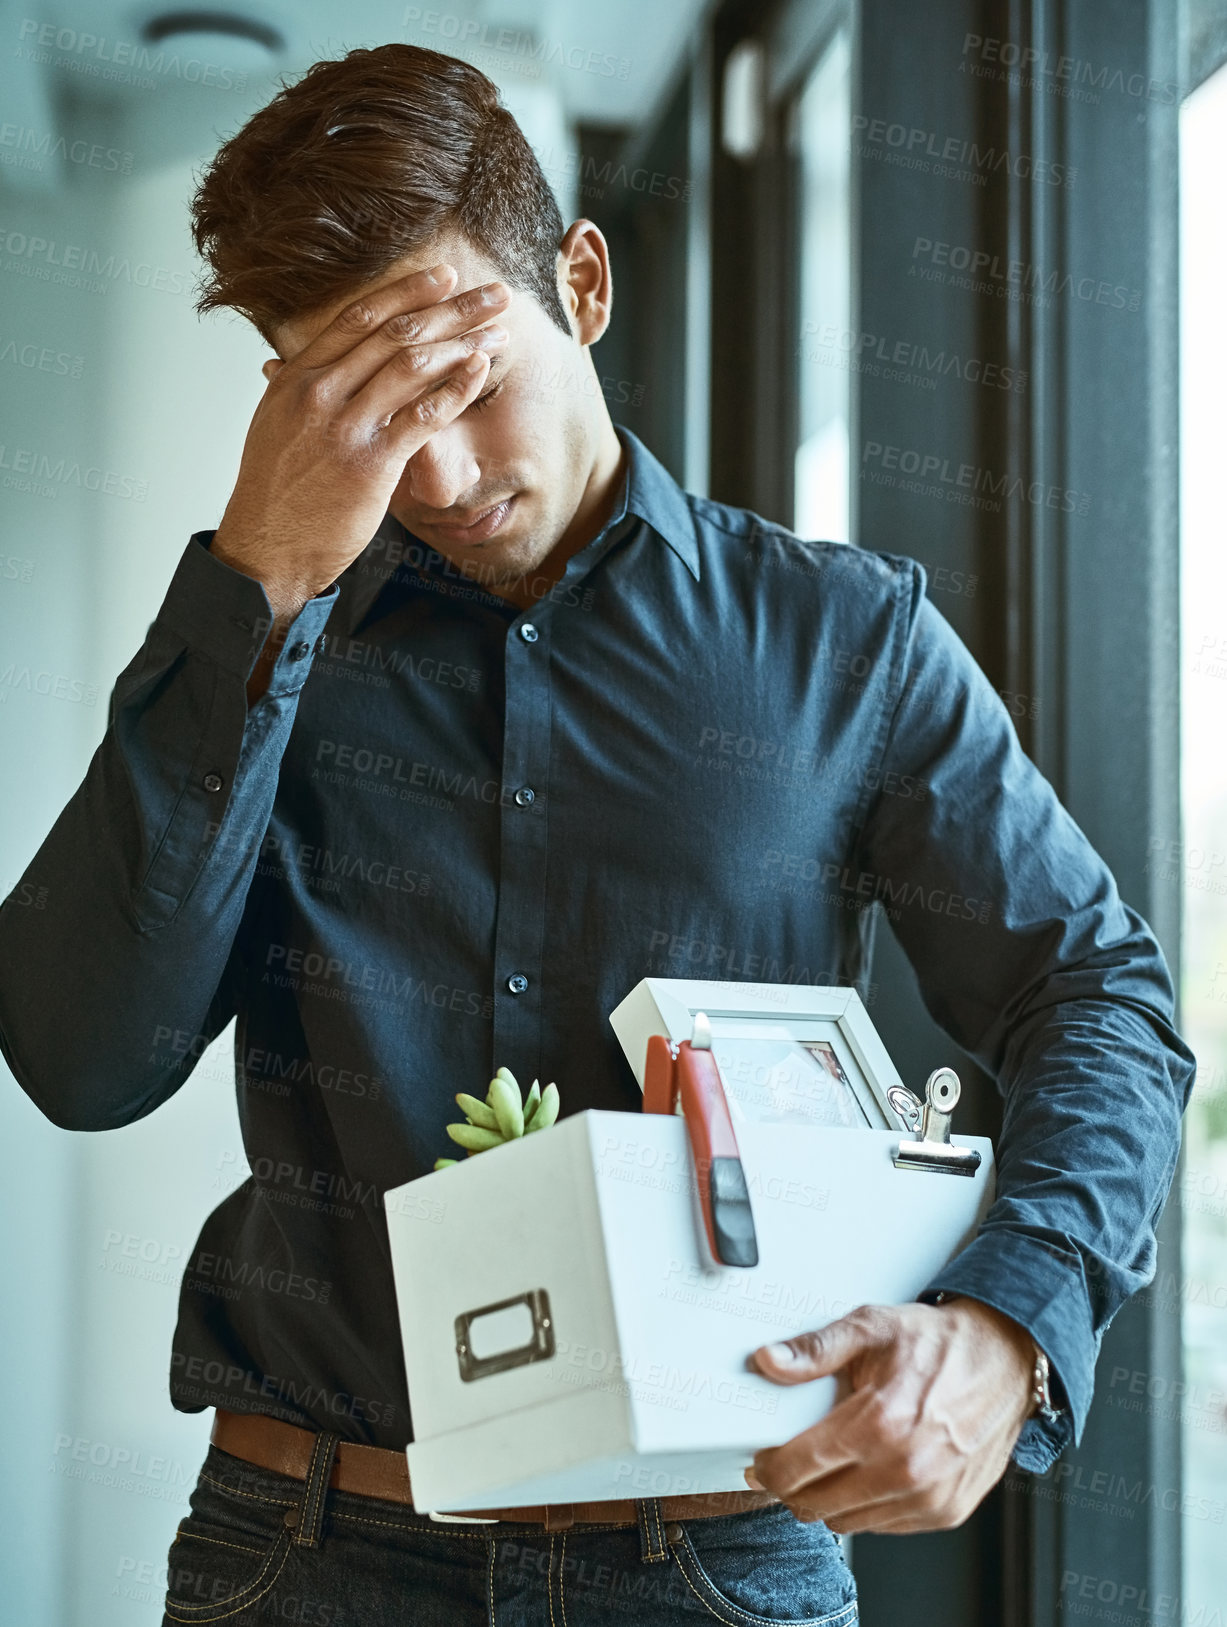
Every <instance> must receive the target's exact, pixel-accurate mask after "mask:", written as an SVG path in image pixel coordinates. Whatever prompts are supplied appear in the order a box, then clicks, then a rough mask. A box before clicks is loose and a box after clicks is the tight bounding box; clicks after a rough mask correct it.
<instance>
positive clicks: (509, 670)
mask: <svg viewBox="0 0 1227 1627" xmlns="http://www.w3.org/2000/svg"><path fill="white" fill-rule="evenodd" d="M541 608H542V609H545V608H546V607H541ZM549 721H550V663H549V627H548V617H547V616H545V615H542V614H540V613H537V612H536V611H535V612H534V615H533V619H531V620H529V621H524V622H521V623H520V624H519V626H518V627H515V628H511V629H509V630H508V636H507V641H506V645H505V653H504V706H503V760H502V784H503V786H504V792H503V795H502V797H501V798H500V807H499V816H500V842H499V887H498V913H497V921H496V927H495V940H494V1061H495V1063H506V1065H507V1066H508V1067H510V1068H512V1069H513V1070H514V1071H515V1072H517V1073H518V1074H520V1075H521V1076H522V1077H525V1078H526V1079H532V1078H533V1077H534V1075H535V1074H540V1072H541V1069H542V1067H547V1068H548V1065H549V1064H548V1061H547V1060H546V1059H545V1058H543V1057H542V1056H541V1030H542V1008H541V1001H542V997H543V992H544V991H543V990H542V987H541V967H542V963H543V956H544V952H545V883H546V862H547V843H546V829H547V825H548V803H549V798H548V796H547V795H546V769H547V766H548V763H549V749H550V748H549ZM512 786H514V787H516V789H515V790H514V792H512V791H511V789H510V788H511V787H512ZM513 1059H515V1060H513Z"/></svg>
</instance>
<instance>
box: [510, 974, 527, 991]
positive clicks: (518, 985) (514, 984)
mask: <svg viewBox="0 0 1227 1627" xmlns="http://www.w3.org/2000/svg"><path fill="white" fill-rule="evenodd" d="M507 987H508V988H509V989H510V990H511V992H512V994H523V993H524V990H525V989H526V988H527V987H528V979H527V978H526V977H525V976H524V973H523V972H516V973H515V975H514V976H513V977H509V978H508V979H507Z"/></svg>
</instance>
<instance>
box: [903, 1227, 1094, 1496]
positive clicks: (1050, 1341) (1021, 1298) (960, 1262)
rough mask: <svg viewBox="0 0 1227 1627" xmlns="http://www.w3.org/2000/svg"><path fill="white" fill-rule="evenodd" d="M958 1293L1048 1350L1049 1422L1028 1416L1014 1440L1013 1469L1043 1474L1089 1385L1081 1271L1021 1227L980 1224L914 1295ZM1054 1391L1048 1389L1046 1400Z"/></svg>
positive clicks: (1089, 1332) (1090, 1350) (1077, 1418)
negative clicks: (1052, 1405) (1055, 1405)
mask: <svg viewBox="0 0 1227 1627" xmlns="http://www.w3.org/2000/svg"><path fill="white" fill-rule="evenodd" d="M943 1292H944V1293H947V1294H964V1295H966V1297H967V1298H968V1299H978V1300H980V1301H981V1302H982V1303H983V1304H985V1305H991V1306H992V1307H993V1309H994V1310H998V1311H1001V1312H1002V1314H1003V1315H1005V1316H1009V1317H1012V1318H1013V1320H1014V1321H1015V1322H1017V1323H1019V1324H1020V1326H1022V1327H1024V1328H1026V1330H1027V1332H1028V1333H1029V1334H1030V1335H1031V1337H1032V1338H1033V1339H1034V1340H1035V1342H1036V1344H1037V1345H1039V1347H1040V1349H1041V1350H1042V1351H1043V1352H1044V1354H1045V1355H1046V1356H1047V1357H1048V1361H1049V1365H1050V1368H1051V1372H1052V1377H1053V1379H1054V1381H1055V1382H1054V1391H1057V1389H1058V1387H1059V1395H1060V1400H1061V1401H1063V1402H1064V1403H1065V1405H1062V1406H1061V1407H1060V1410H1059V1413H1058V1417H1057V1419H1056V1421H1055V1422H1048V1421H1046V1420H1045V1419H1044V1418H1042V1417H1039V1416H1037V1417H1034V1418H1029V1419H1028V1420H1027V1422H1026V1423H1025V1424H1024V1425H1023V1429H1022V1433H1021V1434H1020V1435H1019V1437H1018V1440H1017V1442H1016V1443H1015V1446H1014V1451H1013V1454H1012V1455H1013V1459H1014V1461H1015V1463H1017V1465H1018V1467H1019V1468H1020V1469H1026V1470H1028V1471H1030V1472H1031V1473H1033V1474H1043V1473H1044V1472H1045V1471H1046V1470H1047V1469H1049V1468H1050V1467H1051V1466H1052V1464H1053V1463H1054V1462H1055V1461H1056V1459H1057V1458H1058V1457H1059V1455H1060V1454H1061V1453H1062V1452H1063V1451H1064V1450H1065V1448H1066V1447H1067V1446H1068V1445H1069V1444H1070V1443H1071V1441H1072V1443H1073V1444H1074V1445H1077V1444H1078V1442H1079V1441H1080V1440H1081V1439H1082V1431H1083V1429H1084V1428H1085V1426H1086V1416H1087V1413H1088V1412H1089V1411H1090V1405H1091V1397H1092V1395H1093V1393H1094V1375H1095V1358H1096V1356H1097V1355H1098V1354H1099V1339H1098V1337H1097V1335H1096V1333H1095V1330H1094V1328H1093V1326H1092V1324H1091V1307H1090V1301H1089V1300H1088V1298H1087V1294H1086V1289H1085V1287H1084V1286H1083V1283H1082V1277H1081V1273H1080V1272H1079V1271H1078V1269H1077V1267H1076V1266H1074V1265H1072V1264H1071V1262H1070V1261H1069V1260H1068V1259H1067V1258H1066V1257H1065V1256H1063V1255H1061V1254H1058V1253H1057V1252H1056V1250H1054V1249H1051V1248H1049V1247H1048V1246H1047V1245H1046V1244H1045V1243H1042V1242H1040V1241H1039V1240H1038V1239H1037V1238H1034V1237H1030V1236H1028V1235H1027V1234H1026V1233H1024V1232H1014V1231H1004V1230H993V1231H985V1232H980V1233H979V1234H978V1235H977V1236H976V1237H975V1238H973V1240H972V1241H971V1243H969V1244H968V1246H967V1247H966V1248H965V1249H964V1250H963V1251H962V1253H960V1254H956V1255H955V1257H954V1259H953V1260H951V1261H950V1263H949V1265H947V1266H944V1267H943V1268H942V1270H941V1271H940V1272H938V1274H937V1275H936V1276H935V1277H933V1278H932V1280H931V1281H930V1282H929V1283H928V1285H927V1286H926V1287H925V1288H924V1289H923V1290H922V1291H921V1293H919V1294H918V1295H917V1298H918V1299H921V1300H925V1301H932V1300H933V1299H934V1298H935V1297H936V1296H937V1295H938V1294H939V1293H943ZM1057 1399H1058V1397H1057V1394H1055V1393H1054V1402H1056V1401H1057Z"/></svg>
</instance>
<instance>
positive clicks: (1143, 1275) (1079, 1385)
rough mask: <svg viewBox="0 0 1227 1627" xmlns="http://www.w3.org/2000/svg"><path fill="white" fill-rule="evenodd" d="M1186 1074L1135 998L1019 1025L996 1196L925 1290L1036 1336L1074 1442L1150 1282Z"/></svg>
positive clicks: (1161, 1028) (1061, 1009)
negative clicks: (1113, 1340)
mask: <svg viewBox="0 0 1227 1627" xmlns="http://www.w3.org/2000/svg"><path fill="white" fill-rule="evenodd" d="M1192 1071H1193V1060H1192V1057H1191V1055H1190V1053H1189V1052H1188V1051H1187V1048H1186V1047H1185V1046H1184V1045H1183V1042H1182V1041H1181V1040H1180V1039H1179V1036H1178V1035H1176V1034H1175V1032H1174V1030H1173V1029H1172V1028H1171V1026H1170V1024H1169V1023H1168V1021H1167V1020H1166V1018H1165V1017H1164V1016H1163V1014H1162V1012H1161V1010H1158V1009H1150V1010H1147V1009H1146V1008H1144V1007H1142V1006H1141V1005H1139V1004H1135V1003H1133V1002H1128V1001H1123V1000H1120V999H1107V998H1104V999H1099V1000H1095V999H1090V998H1082V999H1078V1000H1076V1001H1072V1002H1067V1003H1061V1004H1056V1005H1051V1006H1048V1007H1046V1008H1044V1009H1042V1010H1041V1011H1039V1012H1038V1013H1036V1014H1034V1015H1033V1016H1032V1017H1031V1018H1030V1019H1029V1020H1028V1021H1025V1022H1024V1023H1023V1024H1021V1025H1020V1026H1019V1027H1018V1028H1017V1029H1016V1030H1015V1032H1014V1033H1013V1035H1012V1036H1011V1040H1010V1043H1009V1049H1008V1054H1007V1059H1006V1062H1005V1065H1004V1067H1003V1069H1002V1072H1001V1074H1000V1076H999V1084H1000V1086H1001V1087H1002V1089H1003V1091H1004V1093H1005V1113H1004V1118H1003V1123H1002V1131H1001V1135H1000V1138H999V1141H998V1147H997V1196H996V1200H995V1202H994V1204H993V1206H992V1208H991V1209H990V1210H989V1213H988V1215H987V1216H986V1217H985V1220H984V1223H983V1225H982V1226H981V1228H980V1230H979V1233H978V1235H977V1236H976V1238H975V1240H974V1241H973V1242H972V1243H971V1244H970V1245H969V1247H968V1248H967V1249H965V1250H964V1251H963V1252H962V1253H961V1254H960V1255H959V1256H958V1257H957V1258H956V1259H955V1260H954V1261H952V1262H951V1265H950V1266H949V1267H947V1268H946V1269H945V1270H944V1271H942V1272H939V1273H938V1274H937V1276H935V1277H934V1278H933V1280H932V1282H931V1283H929V1285H928V1287H927V1289H926V1294H925V1297H931V1296H932V1295H933V1294H935V1293H936V1292H937V1291H938V1290H945V1291H946V1292H949V1293H962V1294H967V1295H970V1296H971V1297H973V1298H977V1299H980V1300H982V1301H984V1302H985V1303H986V1304H989V1305H992V1306H994V1307H995V1308H996V1309H998V1310H1000V1311H1003V1312H1004V1313H1005V1314H1006V1315H1008V1316H1010V1317H1012V1318H1013V1319H1014V1320H1015V1321H1017V1322H1019V1323H1020V1324H1021V1325H1022V1326H1023V1327H1025V1328H1026V1329H1027V1330H1028V1332H1030V1333H1031V1334H1032V1336H1033V1337H1034V1338H1035V1339H1036V1341H1037V1342H1038V1343H1039V1345H1040V1346H1041V1348H1042V1349H1043V1350H1044V1351H1045V1352H1046V1353H1047V1354H1048V1356H1049V1359H1050V1360H1051V1362H1052V1366H1053V1371H1054V1376H1055V1378H1056V1379H1057V1381H1058V1385H1059V1388H1060V1391H1061V1392H1062V1393H1063V1395H1064V1396H1065V1397H1066V1398H1067V1399H1068V1405H1069V1414H1070V1416H1069V1432H1070V1433H1072V1437H1073V1438H1074V1439H1075V1440H1076V1439H1078V1438H1080V1437H1081V1434H1082V1430H1083V1427H1084V1425H1085V1422H1086V1415H1087V1411H1088V1409H1089V1407H1090V1403H1091V1396H1092V1392H1093V1385H1094V1366H1095V1360H1096V1357H1097V1355H1098V1352H1099V1345H1100V1341H1101V1339H1102V1337H1103V1334H1104V1332H1105V1331H1106V1329H1107V1327H1108V1326H1109V1324H1110V1323H1111V1321H1112V1319H1113V1317H1114V1316H1115V1315H1116V1313H1117V1311H1119V1310H1120V1308H1121V1306H1122V1305H1123V1304H1124V1303H1125V1302H1126V1300H1128V1299H1129V1298H1130V1297H1131V1296H1132V1295H1133V1294H1135V1293H1137V1292H1138V1291H1139V1289H1141V1288H1143V1287H1144V1286H1145V1285H1146V1283H1148V1282H1149V1281H1150V1279H1151V1277H1152V1276H1153V1274H1154V1263H1155V1225H1156V1222H1157V1220H1158V1217H1159V1214H1160V1212H1161V1210H1162V1207H1163V1204H1164V1201H1165V1200H1166V1197H1167V1194H1168V1191H1169V1189H1170V1186H1171V1182H1172V1177H1173V1174H1174V1172H1175V1167H1176V1157H1177V1154H1178V1150H1179V1142H1180V1115H1181V1112H1182V1110H1183V1107H1184V1103H1185V1100H1186V1098H1187V1094H1188V1090H1189V1088H1190V1084H1191V1080H1192ZM1105 1108H1107V1111H1105ZM1054 1444H1055V1442H1054ZM1028 1445H1030V1446H1032V1447H1038V1445H1039V1442H1038V1438H1037V1439H1036V1440H1035V1441H1032V1442H1028V1443H1024V1454H1023V1455H1020V1461H1023V1462H1024V1466H1026V1467H1032V1466H1034V1465H1033V1464H1031V1463H1029V1462H1027V1461H1026V1456H1025V1451H1026V1447H1027V1446H1028Z"/></svg>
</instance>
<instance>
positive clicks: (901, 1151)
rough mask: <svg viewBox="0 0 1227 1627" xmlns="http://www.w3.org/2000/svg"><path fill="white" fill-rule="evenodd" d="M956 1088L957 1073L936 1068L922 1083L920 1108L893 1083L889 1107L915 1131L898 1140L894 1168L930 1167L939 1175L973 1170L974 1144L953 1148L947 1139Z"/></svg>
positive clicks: (977, 1159) (976, 1158)
mask: <svg viewBox="0 0 1227 1627" xmlns="http://www.w3.org/2000/svg"><path fill="white" fill-rule="evenodd" d="M959 1090H960V1087H959V1076H958V1074H957V1073H955V1071H954V1069H953V1068H935V1069H934V1071H933V1072H932V1073H931V1074H930V1075H929V1077H928V1080H927V1081H926V1083H925V1100H924V1106H923V1107H922V1106H921V1104H920V1102H919V1101H918V1100H917V1099H916V1097H915V1096H913V1095H912V1093H911V1091H910V1090H903V1089H902V1087H898V1086H896V1087H894V1088H893V1089H892V1090H891V1091H890V1092H889V1099H890V1104H891V1106H892V1107H893V1108H894V1109H895V1111H896V1112H897V1113H898V1114H899V1115H900V1117H901V1118H904V1119H906V1120H907V1123H908V1126H909V1128H912V1129H914V1130H916V1139H915V1140H912V1141H908V1140H903V1141H900V1143H899V1145H898V1147H897V1148H896V1149H895V1154H894V1160H893V1162H894V1165H895V1168H896V1169H929V1170H933V1171H935V1172H936V1173H938V1174H941V1175H974V1174H975V1173H976V1171H977V1170H978V1169H979V1167H980V1154H979V1153H978V1152H977V1151H976V1149H975V1148H974V1147H956V1146H955V1145H954V1143H953V1142H952V1141H951V1140H950V1115H951V1114H952V1113H953V1112H954V1109H955V1107H956V1106H957V1105H958V1100H959ZM903 1097H906V1098H907V1100H906V1101H903V1100H902V1099H901V1098H903Z"/></svg>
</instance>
